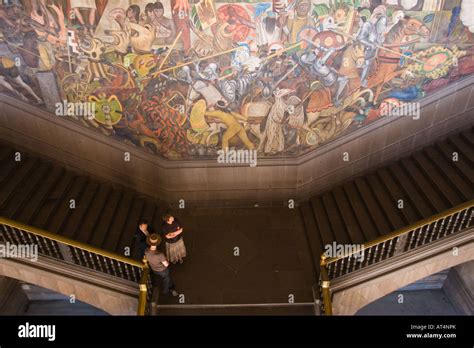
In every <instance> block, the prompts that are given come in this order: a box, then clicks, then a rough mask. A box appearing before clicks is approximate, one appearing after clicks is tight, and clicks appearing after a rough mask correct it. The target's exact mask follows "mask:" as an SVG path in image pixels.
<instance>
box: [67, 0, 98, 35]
mask: <svg viewBox="0 0 474 348" xmlns="http://www.w3.org/2000/svg"><path fill="white" fill-rule="evenodd" d="M71 9H72V11H73V12H74V15H75V17H76V18H77V20H78V21H79V23H80V24H81V25H82V26H83V27H84V28H85V29H86V30H87V31H88V32H89V33H90V34H91V35H93V34H94V27H95V18H96V12H97V6H96V2H95V0H71ZM81 11H85V12H87V16H88V20H87V22H86V21H85V20H84V17H83V15H82V13H81Z"/></svg>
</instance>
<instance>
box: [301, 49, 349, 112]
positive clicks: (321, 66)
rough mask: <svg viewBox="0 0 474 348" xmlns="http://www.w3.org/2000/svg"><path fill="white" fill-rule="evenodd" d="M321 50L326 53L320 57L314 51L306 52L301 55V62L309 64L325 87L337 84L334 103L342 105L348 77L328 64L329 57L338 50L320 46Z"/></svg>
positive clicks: (313, 74)
mask: <svg viewBox="0 0 474 348" xmlns="http://www.w3.org/2000/svg"><path fill="white" fill-rule="evenodd" d="M318 49H319V50H321V51H323V52H325V53H324V55H323V56H322V57H320V58H318V57H317V56H316V55H315V54H314V53H312V52H310V53H305V54H303V55H302V56H301V58H300V59H301V62H302V63H303V64H304V65H306V66H309V71H310V74H311V75H312V76H314V77H316V78H317V79H318V81H319V82H321V83H322V84H323V86H325V87H332V86H334V85H336V84H337V88H336V96H335V98H333V103H334V105H336V106H339V105H341V95H342V92H343V91H344V88H345V87H346V85H347V82H348V79H347V77H345V76H343V75H340V74H338V73H337V71H336V70H335V69H334V68H333V67H331V66H329V65H328V64H327V61H328V60H329V58H330V57H331V56H332V55H333V53H334V52H335V51H336V49H335V48H333V47H332V48H325V47H323V46H319V47H318Z"/></svg>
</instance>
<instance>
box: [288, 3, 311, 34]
mask: <svg viewBox="0 0 474 348" xmlns="http://www.w3.org/2000/svg"><path fill="white" fill-rule="evenodd" d="M295 3H296V5H295V13H294V17H293V18H292V19H290V20H289V24H288V28H289V31H290V33H289V40H288V41H289V42H290V43H295V42H297V41H298V34H299V33H300V32H301V30H302V29H303V28H305V27H309V26H312V25H314V22H313V19H312V18H311V16H310V15H309V12H310V9H311V1H310V0H298V1H296V2H295Z"/></svg>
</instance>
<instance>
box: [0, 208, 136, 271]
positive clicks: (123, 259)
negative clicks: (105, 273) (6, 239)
mask: <svg viewBox="0 0 474 348" xmlns="http://www.w3.org/2000/svg"><path fill="white" fill-rule="evenodd" d="M0 225H7V226H10V227H13V228H16V229H19V230H22V231H25V232H28V233H32V234H35V235H37V236H41V237H44V238H48V239H51V240H54V241H56V242H60V243H63V244H66V245H70V246H72V247H75V248H79V249H83V250H85V251H88V252H91V253H94V254H97V255H101V256H103V257H107V258H109V259H113V260H116V261H120V262H123V263H128V264H129V265H131V266H136V267H140V268H143V264H142V263H141V262H139V261H136V260H133V259H131V258H128V257H125V256H122V255H120V254H116V253H112V252H110V251H107V250H103V249H99V248H96V247H93V246H91V245H88V244H85V243H81V242H78V241H75V240H72V239H70V238H67V237H64V236H61V235H58V234H55V233H51V232H48V231H45V230H42V229H40V228H37V227H33V226H28V225H25V224H23V223H21V222H18V221H14V220H11V219H8V218H6V217H3V216H0Z"/></svg>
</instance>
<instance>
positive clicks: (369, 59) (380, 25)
mask: <svg viewBox="0 0 474 348" xmlns="http://www.w3.org/2000/svg"><path fill="white" fill-rule="evenodd" d="M361 22H362V24H361V26H360V29H359V32H358V33H357V35H356V36H357V40H358V41H359V42H360V43H362V45H364V46H365V63H364V67H363V69H362V74H361V86H362V87H367V81H368V76H369V72H370V69H371V67H372V64H373V61H374V59H375V58H376V56H377V52H378V47H380V46H381V45H382V44H383V42H384V40H385V33H386V31H387V23H388V18H387V16H385V7H383V6H379V7H377V8H376V9H375V10H374V13H373V14H372V16H371V17H370V19H369V20H367V18H365V17H361Z"/></svg>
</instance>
